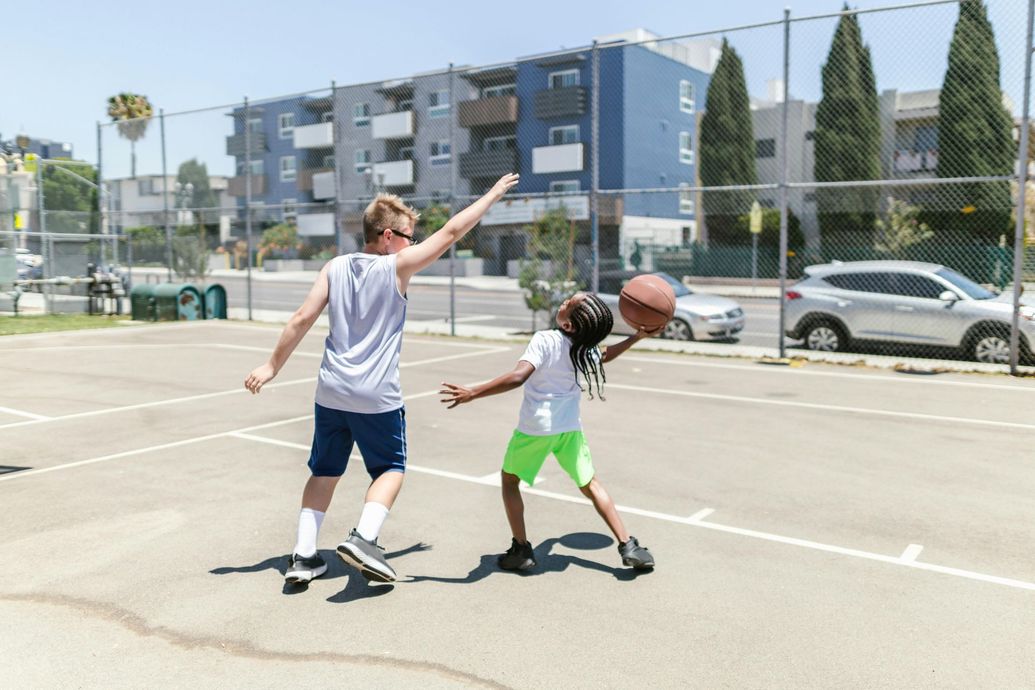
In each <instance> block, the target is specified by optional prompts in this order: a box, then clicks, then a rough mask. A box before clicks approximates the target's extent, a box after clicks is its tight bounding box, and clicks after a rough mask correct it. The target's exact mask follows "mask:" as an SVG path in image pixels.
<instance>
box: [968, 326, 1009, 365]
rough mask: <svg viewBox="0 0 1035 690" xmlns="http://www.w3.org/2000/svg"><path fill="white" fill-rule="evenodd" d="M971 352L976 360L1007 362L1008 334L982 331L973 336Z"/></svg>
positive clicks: (993, 362)
mask: <svg viewBox="0 0 1035 690" xmlns="http://www.w3.org/2000/svg"><path fill="white" fill-rule="evenodd" d="M971 354H972V355H973V357H974V360H975V361H978V362H985V363H986V364H1008V363H1009V362H1010V336H1008V335H1006V334H1005V333H1002V332H1001V331H994V330H986V331H982V332H980V333H978V334H977V335H976V336H974V341H973V346H972V347H971Z"/></svg>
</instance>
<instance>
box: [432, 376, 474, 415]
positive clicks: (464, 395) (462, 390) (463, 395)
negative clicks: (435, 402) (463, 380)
mask: <svg viewBox="0 0 1035 690" xmlns="http://www.w3.org/2000/svg"><path fill="white" fill-rule="evenodd" d="M442 386H443V388H442V390H440V391H439V392H438V393H439V395H445V396H446V397H445V398H444V399H442V400H439V402H440V403H444V404H449V407H447V408H446V409H447V410H452V409H453V408H454V407H456V406H457V405H460V404H462V403H465V402H470V401H471V400H472V399H473V398H474V391H472V390H471V389H470V388H468V387H467V386H458V385H456V384H453V383H446V382H445V381H443V382H442ZM450 403H451V404H450Z"/></svg>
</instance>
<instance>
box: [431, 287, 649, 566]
mask: <svg viewBox="0 0 1035 690" xmlns="http://www.w3.org/2000/svg"><path fill="white" fill-rule="evenodd" d="M613 325H614V316H613V315H612V314H611V310H610V309H608V307H607V305H606V304H604V302H603V301H602V300H601V299H600V298H599V297H597V296H596V295H594V294H592V293H586V292H579V293H576V294H575V295H573V296H572V297H569V298H568V299H566V300H565V301H564V302H563V303H562V304H561V307H560V309H559V310H558V311H557V326H558V327H557V328H556V329H552V330H548V331H539V332H537V333H536V334H535V335H533V336H532V340H531V342H530V343H529V344H528V347H527V349H526V350H525V353H524V355H522V356H521V359H520V360H519V361H518V363H517V365H516V366H515V367H514V370H513V371H511V372H509V373H506V374H503V375H502V376H499V377H497V378H495V379H493V380H492V381H489V382H488V383H483V384H480V385H477V386H473V387H470V388H468V387H467V386H461V385H457V384H452V383H443V384H442V385H443V390H441V391H439V392H440V393H441V394H442V395H444V396H446V397H445V399H443V400H442V401H441V402H443V403H446V404H448V405H449V407H448V409H453V408H454V407H456V406H457V405H460V404H463V403H466V402H470V401H472V400H474V399H475V398H483V397H485V396H487V395H496V394H497V393H504V392H506V391H509V390H513V389H515V388H518V387H519V386H524V400H523V402H522V403H521V414H520V418H519V421H518V427H517V429H516V430H515V431H514V435H513V436H512V437H511V439H510V444H509V445H508V446H507V452H506V455H505V457H504V460H503V471H502V487H503V506H504V508H505V509H506V512H507V521H508V522H509V523H510V529H511V532H512V533H513V539H512V540H511V546H510V548H509V549H508V550H507V552H506V553H505V554H503V555H501V556H500V557H499V558H498V559H497V563H498V564H499V566H500V568H503V569H504V570H528V569H529V568H531V567H533V566H535V554H534V552H533V550H532V545H531V544H530V543H529V541H528V538H527V535H526V534H525V517H524V513H525V507H524V503H523V502H522V500H521V491H520V488H519V482H520V481H521V480H524V481H525V482H526V483H527V484H529V485H531V484H532V483H533V482H534V481H535V477H536V475H537V474H538V473H539V470H540V468H541V467H542V466H543V462H544V461H545V460H546V457H547V456H548V455H550V454H551V453H553V455H554V456H555V457H556V458H557V462H558V463H559V464H560V466H561V468H562V469H564V471H565V472H567V473H568V475H569V476H570V477H571V478H572V479H573V480H574V481H575V483H576V485H578V487H579V490H580V491H581V492H582V494H583V495H584V496H585V497H586V498H588V499H589V500H590V501H592V502H593V507H594V508H596V510H597V513H599V514H600V517H602V518H603V519H604V522H606V523H607V526H608V527H609V528H610V529H611V531H612V532H613V533H614V535H615V538H616V539H617V540H618V553H619V555H620V556H621V558H622V564H623V565H627V566H632V567H633V568H635V569H637V570H649V569H651V568H653V567H654V557H653V556H652V555H651V553H650V551H648V550H647V549H646V548H645V547H643V546H640V543H639V541H637V540H636V537H633V536H631V535H630V534H629V533H628V532H627V531H626V529H625V525H624V524H623V523H622V518H621V517H620V516H619V515H618V511H617V510H616V509H615V504H614V501H612V500H611V497H610V496H609V495H608V494H607V491H605V490H604V487H603V486H602V485H601V483H600V482H599V481H598V480H597V478H596V476H595V471H594V469H593V460H592V458H591V457H590V454H589V446H588V445H587V444H586V439H585V436H584V435H583V433H582V420H581V418H580V416H579V401H580V399H581V397H582V392H583V391H584V390H587V391H588V393H589V397H590V398H591V399H592V398H593V397H594V395H593V388H594V386H595V387H596V397H599V398H600V399H601V400H603V399H604V397H603V395H602V393H603V384H604V383H606V378H605V376H604V364H605V363H606V362H610V361H611V360H613V359H615V358H616V357H618V356H619V355H620V354H622V353H623V352H625V351H626V350H628V349H629V348H630V347H631V346H632V345H633V344H634V343H636V342H637V341H639V340H641V339H642V338H645V337H647V336H650V335H652V334H653V333H649V332H647V331H642V330H641V331H638V332H637V333H636V334H635V335H632V336H629V337H628V338H626V339H625V340H623V341H622V342H620V343H616V344H615V345H609V346H607V347H605V348H604V351H603V353H601V351H600V348H599V347H598V345H599V343H600V342H601V341H602V340H603V339H604V338H605V337H607V335H608V334H609V333H610V332H611V328H612V326H613ZM580 378H581V379H582V381H584V382H585V388H583V386H582V382H580V380H579V379H580Z"/></svg>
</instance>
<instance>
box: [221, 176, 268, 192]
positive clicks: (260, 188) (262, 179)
mask: <svg viewBox="0 0 1035 690" xmlns="http://www.w3.org/2000/svg"><path fill="white" fill-rule="evenodd" d="M247 179H248V178H247V177H245V176H244V175H238V176H237V177H231V178H230V181H229V183H228V184H227V186H226V193H227V194H229V195H230V196H248V194H247V183H246V182H245V180H247ZM265 193H266V176H265V175H252V197H256V196H262V195H263V194H265Z"/></svg>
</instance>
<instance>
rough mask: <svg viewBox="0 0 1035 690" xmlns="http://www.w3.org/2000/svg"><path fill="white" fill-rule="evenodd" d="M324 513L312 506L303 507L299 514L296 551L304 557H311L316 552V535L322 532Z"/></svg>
mask: <svg viewBox="0 0 1035 690" xmlns="http://www.w3.org/2000/svg"><path fill="white" fill-rule="evenodd" d="M323 515H324V514H323V513H321V512H320V511H319V510H313V509H312V508H302V512H300V513H299V514H298V541H297V542H296V543H295V553H297V554H298V555H299V556H301V557H302V558H309V557H310V556H312V555H314V554H315V553H316V537H317V536H319V534H320V525H322V524H323Z"/></svg>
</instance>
